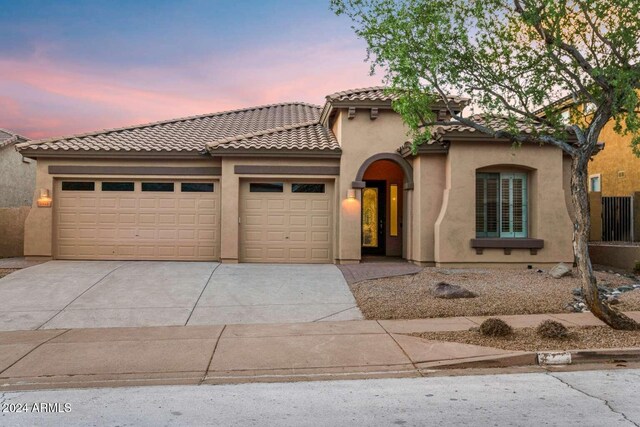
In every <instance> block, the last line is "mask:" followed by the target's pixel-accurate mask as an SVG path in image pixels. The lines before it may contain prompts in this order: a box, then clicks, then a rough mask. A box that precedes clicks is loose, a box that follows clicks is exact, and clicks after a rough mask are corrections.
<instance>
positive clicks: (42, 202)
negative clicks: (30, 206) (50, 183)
mask: <svg viewBox="0 0 640 427" xmlns="http://www.w3.org/2000/svg"><path fill="white" fill-rule="evenodd" d="M52 202H53V200H52V199H51V196H50V195H49V190H47V189H46V188H41V189H40V197H38V200H37V204H38V207H39V208H50V207H51V203H52Z"/></svg>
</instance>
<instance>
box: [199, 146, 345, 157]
mask: <svg viewBox="0 0 640 427" xmlns="http://www.w3.org/2000/svg"><path fill="white" fill-rule="evenodd" d="M209 154H210V155H211V156H213V157H234V156H238V157H251V156H267V157H281V156H282V155H285V156H287V157H314V158H315V157H325V158H339V157H341V156H342V150H340V149H334V150H301V149H295V148H294V149H270V150H267V149H250V148H246V149H243V148H233V149H231V148H218V149H213V150H209Z"/></svg>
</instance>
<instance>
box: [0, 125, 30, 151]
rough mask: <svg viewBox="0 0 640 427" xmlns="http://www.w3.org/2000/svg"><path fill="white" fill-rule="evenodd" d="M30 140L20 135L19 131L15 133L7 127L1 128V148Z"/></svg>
mask: <svg viewBox="0 0 640 427" xmlns="http://www.w3.org/2000/svg"><path fill="white" fill-rule="evenodd" d="M28 140H29V138H27V137H24V136H22V135H18V134H17V133H13V132H11V131H8V130H6V129H0V148H2V147H6V146H7V145H11V144H15V143H16V142H24V141H28Z"/></svg>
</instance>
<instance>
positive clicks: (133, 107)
mask: <svg viewBox="0 0 640 427" xmlns="http://www.w3.org/2000/svg"><path fill="white" fill-rule="evenodd" d="M0 22H2V27H1V28H2V32H1V34H2V35H1V36H0V128H7V129H10V130H14V131H16V132H20V133H23V134H25V135H27V136H30V137H34V138H40V137H48V136H55V135H61V134H69V133H76V132H83V131H91V130H96V129H102V128H108V127H116V126H123V125H127V124H134V123H141V122H146V121H154V120H160V119H166V118H172V117H180V116H187V115H192V114H202V113H207V112H214V111H220V110H225V109H231V108H239V107H245V106H251V105H261V104H267V103H273V102H280V101H307V102H314V103H322V102H323V100H324V99H323V97H324V95H326V94H328V93H331V92H334V91H337V90H343V89H347V88H352V87H365V86H371V85H376V84H379V83H380V77H379V76H376V77H370V76H369V75H368V71H369V66H368V64H366V63H365V62H364V58H365V45H364V42H362V41H361V40H358V39H357V38H356V37H355V35H354V34H353V31H352V30H351V28H350V22H349V21H348V19H346V18H344V17H337V16H335V15H334V14H333V13H332V12H331V11H330V10H329V4H328V1H321V0H316V1H310V0H299V1H295V0H289V1H253V0H252V1H223V0H209V1H205V0H187V1H167V0H154V1H150V0H144V1H143V0H139V1H135V0H130V1H121V0H116V1H113V0H111V1H104V0H103V1H81V0H76V1H69V0H56V1H43V0H40V1H35V0H19V1H15V0H0Z"/></svg>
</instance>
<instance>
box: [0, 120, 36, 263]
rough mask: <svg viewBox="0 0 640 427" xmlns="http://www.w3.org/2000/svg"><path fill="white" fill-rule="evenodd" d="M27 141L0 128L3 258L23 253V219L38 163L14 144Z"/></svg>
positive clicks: (0, 204)
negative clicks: (20, 152)
mask: <svg viewBox="0 0 640 427" xmlns="http://www.w3.org/2000/svg"><path fill="white" fill-rule="evenodd" d="M28 140H29V139H28V138H26V137H24V136H21V135H18V134H16V133H14V132H11V131H8V130H6V129H0V236H2V238H1V239H0V258H4V257H15V256H22V250H23V245H24V222H25V219H26V217H27V214H28V213H29V210H30V208H31V203H32V200H33V190H34V188H35V181H36V162H35V161H33V160H32V159H27V158H23V157H22V156H21V155H20V154H19V153H18V152H16V150H15V148H14V147H15V145H16V144H19V143H21V142H26V141H28Z"/></svg>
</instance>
